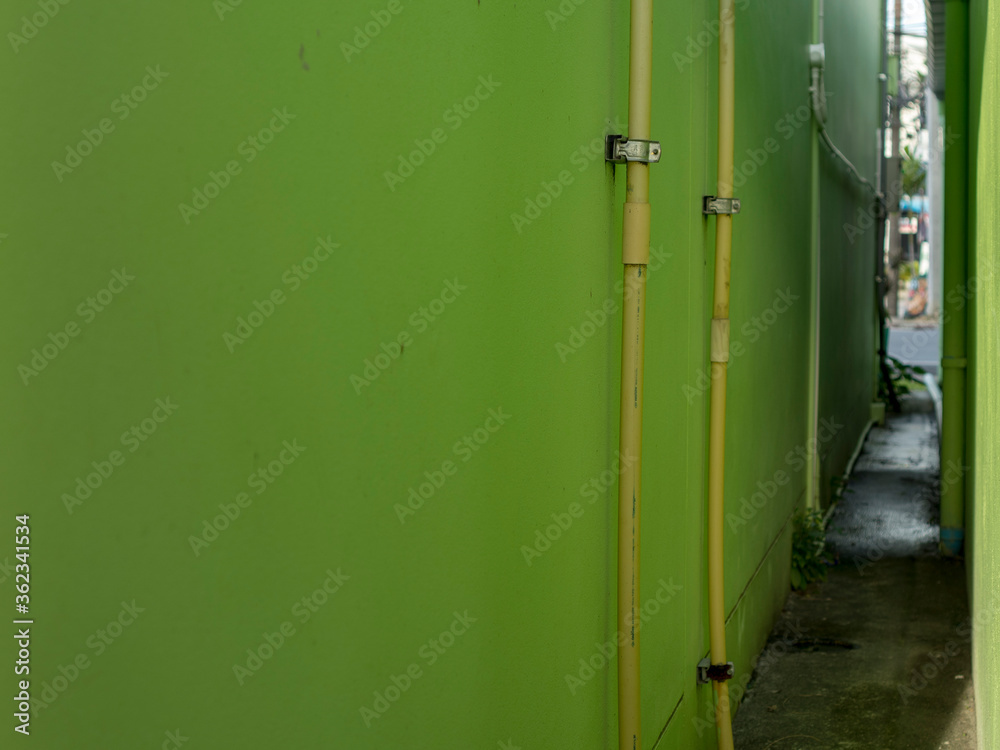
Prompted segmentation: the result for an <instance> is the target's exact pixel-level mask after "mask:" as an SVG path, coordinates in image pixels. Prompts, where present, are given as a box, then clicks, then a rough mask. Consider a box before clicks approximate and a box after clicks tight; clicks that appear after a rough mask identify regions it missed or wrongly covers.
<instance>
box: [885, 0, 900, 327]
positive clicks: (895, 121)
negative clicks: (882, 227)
mask: <svg viewBox="0 0 1000 750" xmlns="http://www.w3.org/2000/svg"><path fill="white" fill-rule="evenodd" d="M902 19H903V2H902V0H896V33H895V37H894V38H895V42H894V43H893V51H894V52H895V54H896V87H895V88H896V90H895V91H890V92H889V113H890V115H891V118H892V124H891V128H892V152H891V154H890V158H889V170H888V171H889V174H888V175H887V176H888V178H889V189H888V190H887V191H886V201H887V202H888V204H889V210H888V213H889V263H888V268H887V269H886V280H887V282H888V286H889V288H888V290H887V293H886V301H887V307H888V308H889V317H890V318H894V317H896V316H897V315H898V314H899V264H900V261H902V259H903V246H902V238H901V237H900V235H899V198H900V192H901V191H902V185H903V180H902V169H901V162H900V158H899V153H900V149H899V104H900V102H901V101H902V96H901V95H900V89H901V87H902V80H903V54H902V49H901V45H900V40H901V39H902V30H903V29H902Z"/></svg>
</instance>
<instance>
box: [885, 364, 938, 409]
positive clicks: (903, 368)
mask: <svg viewBox="0 0 1000 750" xmlns="http://www.w3.org/2000/svg"><path fill="white" fill-rule="evenodd" d="M885 361H886V364H887V365H888V366H889V375H890V377H891V378H892V384H893V388H894V389H895V391H896V395H897V396H902V395H903V394H906V393H910V392H911V391H913V390H914V389H918V390H919V389H923V388H925V387H926V386H925V385H924V383H923V379H924V375H926V374H927V370H925V369H924V368H923V367H920V366H919V365H908V364H906V363H905V362H900V361H899V360H898V359H896V358H895V357H893V356H892V355H886V358H885ZM878 385H879V398H880V399H881V400H883V401H887V400H888V397H889V394H888V389H887V388H886V384H885V382H884V381H883V379H882V377H881V375H880V377H879V384H878Z"/></svg>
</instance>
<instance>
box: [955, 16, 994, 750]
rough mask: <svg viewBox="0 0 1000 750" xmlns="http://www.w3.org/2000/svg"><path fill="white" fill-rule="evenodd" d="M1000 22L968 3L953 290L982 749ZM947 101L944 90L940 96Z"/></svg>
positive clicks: (990, 650)
mask: <svg viewBox="0 0 1000 750" xmlns="http://www.w3.org/2000/svg"><path fill="white" fill-rule="evenodd" d="M998 56H1000V20H998V16H997V12H996V8H992V9H991V8H990V7H989V4H988V3H987V2H980V1H979V0H976V1H974V2H971V3H970V4H969V100H970V117H969V179H970V183H969V195H970V201H969V204H970V227H969V229H970V231H969V237H970V248H969V252H970V257H969V283H968V284H967V286H966V288H965V289H959V290H955V292H956V293H958V294H961V295H962V297H963V298H964V299H967V300H969V302H968V304H969V317H970V326H969V343H970V346H969V353H970V357H969V379H970V382H969V388H968V392H969V393H970V399H969V419H968V424H969V431H970V437H971V440H970V442H969V446H970V455H969V458H971V459H972V460H971V461H970V463H971V467H972V471H971V472H970V474H969V479H968V481H967V483H966V496H967V502H966V524H967V536H966V558H967V560H968V561H969V562H970V565H969V573H970V576H969V577H970V592H971V596H970V598H971V601H972V613H971V616H972V621H971V632H972V634H973V636H972V644H973V672H974V676H975V681H976V718H977V721H978V735H979V737H980V742H981V743H983V747H990V746H991V745H990V743H991V741H992V738H996V737H1000V718H998V711H1000V679H998V678H997V676H996V675H997V669H998V667H1000V651H998V650H997V643H998V642H1000V641H998V639H1000V623H998V621H997V612H998V610H1000V599H998V596H997V592H998V590H1000V548H998V547H997V545H996V542H995V540H996V538H997V533H998V528H1000V512H998V508H997V505H996V502H995V498H996V496H997V492H998V491H1000V459H998V456H1000V437H998V434H997V431H996V424H997V422H998V417H1000V322H998V320H997V315H996V310H997V309H998V306H1000V274H998V270H1000V269H998V267H997V246H998V243H1000V213H998V208H997V206H998V205H1000V193H998V189H997V181H998V179H1000V159H998V156H997V146H996V144H997V140H998V138H1000V120H998V117H997V111H998V108H1000V87H998V83H997V71H998V69H1000V58H998ZM945 96H947V92H945Z"/></svg>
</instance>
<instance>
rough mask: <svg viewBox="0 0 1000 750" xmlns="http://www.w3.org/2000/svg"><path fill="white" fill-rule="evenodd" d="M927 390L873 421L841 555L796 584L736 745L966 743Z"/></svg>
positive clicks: (967, 674)
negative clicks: (823, 576)
mask: <svg viewBox="0 0 1000 750" xmlns="http://www.w3.org/2000/svg"><path fill="white" fill-rule="evenodd" d="M938 516H939V496H938V455H937V426H936V421H935V418H934V407H933V403H932V401H931V399H930V397H929V396H928V394H927V393H925V392H920V393H915V394H912V395H910V396H907V397H906V398H905V399H904V414H901V415H890V416H889V418H888V421H887V424H886V426H885V427H884V428H880V427H874V428H873V429H872V433H871V434H870V435H869V438H868V440H867V441H866V443H865V447H864V450H863V451H862V454H861V456H860V457H859V459H858V462H857V464H856V466H855V471H854V474H853V475H852V477H851V479H850V482H849V483H848V486H847V490H846V491H845V493H844V498H843V500H842V501H841V503H840V505H839V506H838V507H837V509H836V510H835V512H834V514H833V516H832V518H831V520H830V525H829V527H828V534H827V544H828V549H829V551H830V552H831V553H833V554H834V555H835V557H836V558H837V560H838V564H837V565H836V566H834V567H831V568H830V570H829V578H828V580H827V581H826V582H824V583H821V584H814V585H813V586H811V587H810V588H809V589H808V590H807V591H806V592H804V593H802V594H798V593H793V594H792V595H791V596H790V597H789V600H788V603H787V605H786V607H785V610H784V612H783V613H782V616H781V619H780V621H779V622H778V624H777V626H776V628H775V630H774V631H773V633H772V635H771V639H770V641H769V643H768V646H767V648H766V649H765V651H764V653H763V654H761V657H760V659H759V661H758V664H757V670H756V673H755V676H754V678H753V681H752V682H751V683H750V686H749V690H748V692H747V697H746V699H745V700H744V702H743V704H742V705H741V706H740V708H739V710H738V712H737V715H736V721H735V725H734V733H735V740H736V747H737V748H738V750H822V749H825V748H831V749H832V748H837V749H838V750H848V749H854V748H857V749H858V750H861V749H862V748H864V750H897V748H898V749H899V750H903V749H904V748H905V750H924V749H927V750H935V749H942V748H946V749H947V750H975V747H976V736H975V709H974V701H973V693H972V675H971V653H970V651H971V646H970V638H969V636H970V632H971V628H970V627H969V615H968V601H967V598H966V590H965V570H964V567H963V565H962V563H961V561H953V560H949V559H945V558H942V557H940V556H939V555H938V554H937V536H938V527H937V522H938Z"/></svg>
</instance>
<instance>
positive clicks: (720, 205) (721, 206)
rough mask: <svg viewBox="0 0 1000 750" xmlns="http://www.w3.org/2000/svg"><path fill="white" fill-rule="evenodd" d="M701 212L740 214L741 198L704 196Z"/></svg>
mask: <svg viewBox="0 0 1000 750" xmlns="http://www.w3.org/2000/svg"><path fill="white" fill-rule="evenodd" d="M701 212H702V213H703V214H738V213H739V212H740V199H739V198H717V197H716V196H714V195H706V196H705V197H704V198H702V206H701Z"/></svg>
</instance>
